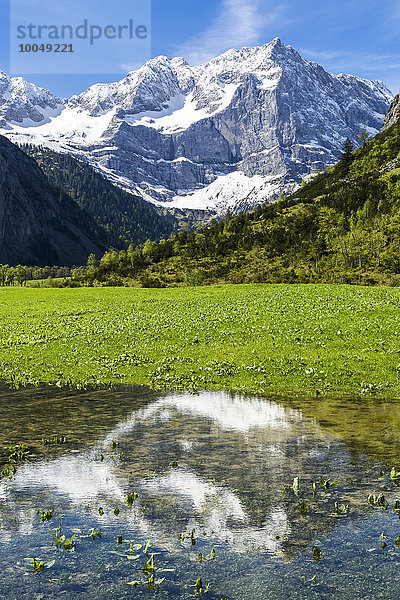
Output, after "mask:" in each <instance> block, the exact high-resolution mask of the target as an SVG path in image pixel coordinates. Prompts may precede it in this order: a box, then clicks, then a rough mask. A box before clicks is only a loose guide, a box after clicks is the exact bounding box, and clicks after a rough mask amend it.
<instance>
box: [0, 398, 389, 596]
mask: <svg viewBox="0 0 400 600" xmlns="http://www.w3.org/2000/svg"><path fill="white" fill-rule="evenodd" d="M0 408H1V411H0V415H1V416H0V425H1V427H0V463H1V465H2V468H7V467H8V468H9V469H10V468H11V467H12V466H13V465H14V464H15V467H16V472H15V474H13V473H12V472H10V477H7V476H6V475H3V477H2V478H1V479H0V561H1V566H2V577H1V578H0V598H2V599H4V600H28V599H29V600H53V599H59V598H63V597H67V598H71V599H78V598H79V599H82V598H84V599H85V600H91V599H93V600H95V599H96V600H97V599H98V600H100V599H104V600H105V599H107V600H110V599H112V600H113V599H114V598H136V597H141V598H150V597H153V596H154V595H156V596H158V597H161V598H166V599H177V598H182V599H183V598H185V599H186V598H194V597H198V595H204V596H205V598H209V599H210V600H211V599H218V600H220V599H221V598H227V599H229V600H231V599H232V600H233V599H237V600H242V599H244V598H246V600H247V599H250V600H252V599H271V600H272V599H273V600H284V599H287V598H293V599H302V600H303V599H305V598H307V599H318V600H323V599H328V598H329V599H330V598H332V597H335V599H346V600H350V599H354V600H361V599H368V600H372V599H373V600H377V599H379V598H382V599H385V600H397V599H398V598H400V578H399V577H398V571H399V567H400V548H399V547H400V537H399V536H400V519H399V515H400V509H397V510H396V507H397V506H400V504H398V505H397V504H396V502H399V501H400V487H399V486H398V485H397V484H398V483H400V481H399V479H397V478H396V477H395V476H392V478H391V477H390V473H391V469H392V467H393V466H395V467H397V469H396V470H400V452H399V449H400V426H399V421H400V415H399V408H398V404H396V403H395V402H389V401H381V400H374V399H370V400H363V401H355V400H354V401H352V400H341V401H338V400H333V399H326V398H323V399H321V398H317V399H310V400H301V401H294V400H292V401H290V402H289V401H288V402H284V401H282V400H280V401H275V400H273V399H265V398H256V397H245V396H239V395H232V394H231V395H230V394H226V393H222V392H221V393H216V392H203V393H200V394H199V395H189V394H183V393H174V394H161V395H160V394H158V395H156V394H154V393H150V392H146V391H144V390H142V389H128V388H127V389H123V390H117V391H91V392H88V391H85V392H74V393H72V392H66V391H64V390H54V389H51V388H43V389H37V390H26V389H25V390H20V391H2V392H1V396H0ZM42 438H44V442H43V441H42ZM57 438H58V439H57ZM63 438H66V440H65V439H63ZM55 442H59V443H55ZM60 442H61V443H60ZM20 443H24V444H25V446H26V448H27V449H28V450H29V454H28V458H29V461H26V462H16V463H13V462H10V461H9V455H10V453H11V452H10V450H8V448H9V447H10V446H11V445H16V444H18V445H19V444H20ZM14 458H16V457H14ZM16 460H17V461H18V458H16ZM5 473H6V472H5ZM382 495H383V496H382ZM368 499H369V500H368ZM48 511H49V512H48ZM42 519H43V520H42ZM73 536H75V537H73ZM396 541H397V543H396ZM34 571H36V572H34ZM196 583H197V587H196Z"/></svg>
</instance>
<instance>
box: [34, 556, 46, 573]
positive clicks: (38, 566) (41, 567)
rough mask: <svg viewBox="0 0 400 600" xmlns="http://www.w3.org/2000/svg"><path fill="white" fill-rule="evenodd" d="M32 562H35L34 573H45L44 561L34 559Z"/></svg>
mask: <svg viewBox="0 0 400 600" xmlns="http://www.w3.org/2000/svg"><path fill="white" fill-rule="evenodd" d="M32 562H33V573H43V571H44V562H43V560H38V559H37V558H32Z"/></svg>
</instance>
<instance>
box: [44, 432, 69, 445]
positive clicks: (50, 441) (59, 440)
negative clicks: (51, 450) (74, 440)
mask: <svg viewBox="0 0 400 600" xmlns="http://www.w3.org/2000/svg"><path fill="white" fill-rule="evenodd" d="M67 441H68V440H67V438H66V436H64V435H62V436H60V437H55V438H48V439H46V438H42V444H43V445H44V446H53V445H58V444H66V443H67Z"/></svg>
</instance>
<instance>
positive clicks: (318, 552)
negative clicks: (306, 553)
mask: <svg viewBox="0 0 400 600" xmlns="http://www.w3.org/2000/svg"><path fill="white" fill-rule="evenodd" d="M312 555H313V559H314V560H315V562H316V563H319V561H320V560H321V558H322V552H321V548H320V547H319V546H313V549H312Z"/></svg>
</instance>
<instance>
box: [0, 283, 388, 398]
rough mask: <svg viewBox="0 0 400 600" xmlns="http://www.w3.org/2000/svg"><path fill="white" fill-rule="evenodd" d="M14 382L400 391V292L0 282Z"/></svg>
mask: <svg viewBox="0 0 400 600" xmlns="http://www.w3.org/2000/svg"><path fill="white" fill-rule="evenodd" d="M0 334H1V341H0V378H1V380H2V383H4V384H6V385H9V386H10V385H11V386H19V385H27V384H40V383H52V384H56V385H58V386H63V385H70V386H72V387H85V386H91V385H108V384H110V383H114V384H120V383H124V384H141V385H148V386H151V387H152V388H153V389H158V390H164V389H178V390H182V389H185V390H193V391H196V390H199V389H218V390H235V391H240V392H253V393H271V394H276V395H289V396H295V395H296V396H301V395H310V394H314V395H315V394H316V395H329V396H332V395H336V396H347V395H357V396H360V395H377V396H387V397H398V396H399V381H400V379H399V378H400V289H398V288H380V287H357V286H334V285H261V284H260V285H224V286H211V287H190V288H189V287H188V288H172V289H132V288H77V289H47V288H45V289H35V288H23V287H22V288H21V287H20V288H1V289H0Z"/></svg>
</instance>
